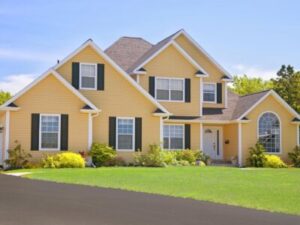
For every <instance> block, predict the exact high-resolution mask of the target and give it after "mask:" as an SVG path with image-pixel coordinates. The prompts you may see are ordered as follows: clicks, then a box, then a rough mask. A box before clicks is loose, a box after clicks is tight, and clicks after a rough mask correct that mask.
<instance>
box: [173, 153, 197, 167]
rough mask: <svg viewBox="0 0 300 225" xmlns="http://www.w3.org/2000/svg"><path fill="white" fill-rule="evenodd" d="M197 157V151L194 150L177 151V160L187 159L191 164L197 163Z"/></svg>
mask: <svg viewBox="0 0 300 225" xmlns="http://www.w3.org/2000/svg"><path fill="white" fill-rule="evenodd" d="M196 157H197V152H196V151H194V150H189V149H186V150H182V151H177V155H176V159H177V161H187V162H188V163H189V164H191V163H195V162H196V159H197V158H196Z"/></svg>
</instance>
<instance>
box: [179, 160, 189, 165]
mask: <svg viewBox="0 0 300 225" xmlns="http://www.w3.org/2000/svg"><path fill="white" fill-rule="evenodd" d="M178 165H180V166H190V165H191V164H190V163H189V161H187V160H180V161H178Z"/></svg>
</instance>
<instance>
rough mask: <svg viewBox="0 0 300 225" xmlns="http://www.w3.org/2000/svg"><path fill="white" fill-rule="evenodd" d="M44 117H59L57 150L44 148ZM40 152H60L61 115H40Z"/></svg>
mask: <svg viewBox="0 0 300 225" xmlns="http://www.w3.org/2000/svg"><path fill="white" fill-rule="evenodd" d="M43 116H57V117H58V128H59V129H58V140H57V142H58V143H57V148H42V117H43ZM39 120H40V121H39V150H40V151H59V150H60V136H61V115H60V114H40V118H39Z"/></svg>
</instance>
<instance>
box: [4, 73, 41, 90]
mask: <svg viewBox="0 0 300 225" xmlns="http://www.w3.org/2000/svg"><path fill="white" fill-rule="evenodd" d="M35 77H36V75H34V74H15V75H8V76H5V78H4V79H2V80H0V90H3V91H8V92H10V93H11V94H16V93H17V92H18V91H20V90H21V89H23V88H24V87H25V86H26V85H28V84H29V83H31V82H32V81H33V80H34V78H35Z"/></svg>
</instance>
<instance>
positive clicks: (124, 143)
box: [118, 135, 133, 149]
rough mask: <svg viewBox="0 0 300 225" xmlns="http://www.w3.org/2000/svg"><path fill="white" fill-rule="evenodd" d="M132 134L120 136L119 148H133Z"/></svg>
mask: <svg viewBox="0 0 300 225" xmlns="http://www.w3.org/2000/svg"><path fill="white" fill-rule="evenodd" d="M132 144H133V143H132V135H119V136H118V149H132V148H133V145H132Z"/></svg>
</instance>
